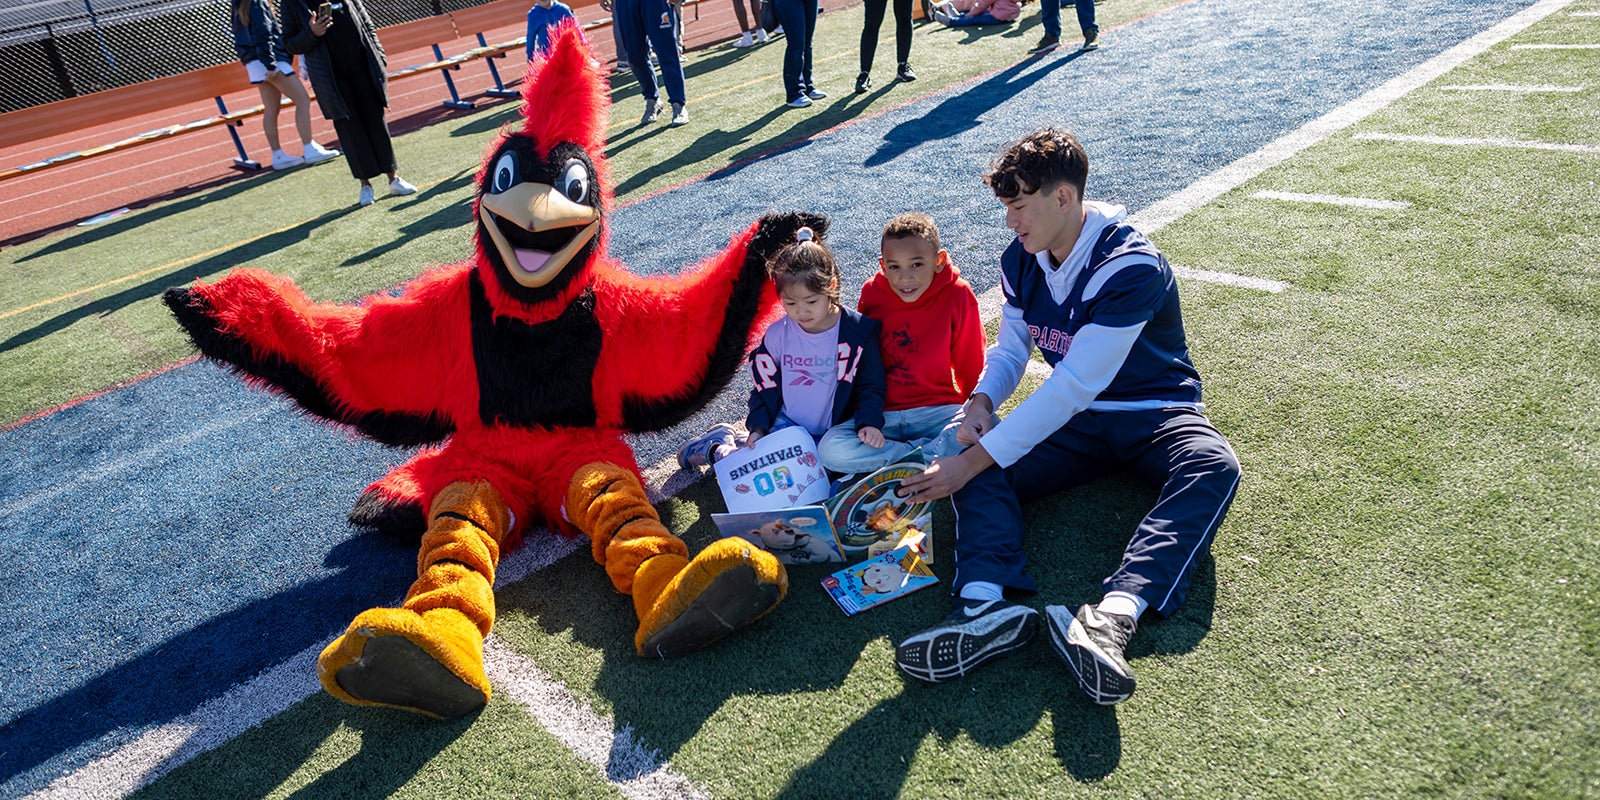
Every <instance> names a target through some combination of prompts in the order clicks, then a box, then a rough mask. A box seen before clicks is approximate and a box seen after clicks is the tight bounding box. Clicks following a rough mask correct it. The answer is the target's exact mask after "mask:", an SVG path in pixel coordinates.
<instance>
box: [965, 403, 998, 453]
mask: <svg viewBox="0 0 1600 800" xmlns="http://www.w3.org/2000/svg"><path fill="white" fill-rule="evenodd" d="M961 413H962V417H961V427H959V428H957V429H956V444H960V445H965V446H967V447H971V446H973V445H975V444H977V443H978V440H979V439H981V438H983V435H984V434H986V433H988V432H989V431H990V429H992V428H993V427H994V426H993V425H991V424H990V420H991V419H992V418H993V417H994V401H992V400H990V399H989V395H986V394H983V393H979V394H975V395H973V396H972V398H971V399H970V400H968V401H967V403H966V405H964V406H962V407H961Z"/></svg>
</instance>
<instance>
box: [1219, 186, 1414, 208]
mask: <svg viewBox="0 0 1600 800" xmlns="http://www.w3.org/2000/svg"><path fill="white" fill-rule="evenodd" d="M1250 196H1251V197H1254V198H1257V199H1260V200H1284V201H1287V202H1291V203H1315V204H1319V205H1329V206H1354V207H1356V208H1374V209H1379V210H1382V211H1399V210H1401V209H1405V208H1410V207H1411V204H1410V203H1407V202H1405V201H1404V200H1375V199H1373V198H1371V197H1346V196H1344V195H1338V194H1301V193H1299V192H1271V191H1261V192H1256V193H1255V194H1253V195H1250Z"/></svg>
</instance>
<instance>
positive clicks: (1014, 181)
mask: <svg viewBox="0 0 1600 800" xmlns="http://www.w3.org/2000/svg"><path fill="white" fill-rule="evenodd" d="M1088 178H1089V154H1088V153H1086V152H1084V149H1083V145H1082V144H1079V143H1078V137H1076V136H1074V135H1072V131H1068V130H1063V129H1061V128H1041V129H1039V130H1036V131H1034V132H1033V133H1030V134H1028V135H1027V136H1024V137H1022V140H1021V141H1019V142H1016V143H1015V144H1012V145H1010V146H1008V147H1006V149H1005V151H1004V152H1002V153H1001V154H1000V157H999V158H997V159H995V161H994V163H993V164H991V165H990V166H989V172H988V173H986V174H985V175H984V176H983V182H984V183H986V184H988V185H989V188H990V189H993V190H994V194H995V196H996V197H998V198H1000V199H1002V200H1010V199H1011V198H1013V197H1016V196H1017V195H1019V194H1033V193H1034V192H1037V191H1039V190H1041V189H1046V188H1049V187H1052V186H1057V185H1060V184H1062V183H1065V184H1067V185H1069V186H1071V187H1072V188H1074V189H1076V190H1077V192H1078V199H1079V200H1082V199H1083V187H1084V184H1085V182H1086V181H1087V180H1088Z"/></svg>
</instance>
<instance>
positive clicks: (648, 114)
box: [639, 100, 661, 125]
mask: <svg viewBox="0 0 1600 800" xmlns="http://www.w3.org/2000/svg"><path fill="white" fill-rule="evenodd" d="M660 118H661V101H660V100H646V101H644V116H642V117H640V118H639V124H640V125H649V124H650V123H652V122H655V121H656V120H658V119H660Z"/></svg>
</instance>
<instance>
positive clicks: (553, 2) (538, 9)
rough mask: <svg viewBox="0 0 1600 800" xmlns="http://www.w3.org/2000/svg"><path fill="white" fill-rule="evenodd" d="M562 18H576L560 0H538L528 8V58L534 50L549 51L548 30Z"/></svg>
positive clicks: (546, 52) (554, 26)
mask: <svg viewBox="0 0 1600 800" xmlns="http://www.w3.org/2000/svg"><path fill="white" fill-rule="evenodd" d="M564 19H577V17H575V16H573V15H572V9H571V8H569V7H568V6H567V4H566V3H563V2H561V0H538V2H535V3H534V4H533V8H530V9H528V36H527V40H528V44H527V52H528V60H529V61H532V60H533V54H534V53H535V52H537V53H539V54H540V55H547V54H549V52H550V32H551V31H554V30H555V29H556V26H557V25H560V24H561V20H564Z"/></svg>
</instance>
